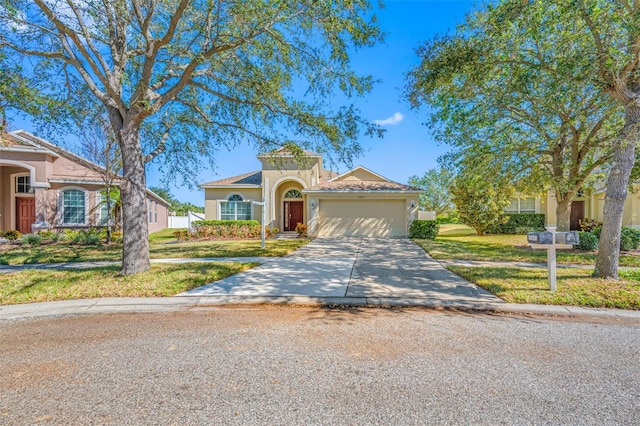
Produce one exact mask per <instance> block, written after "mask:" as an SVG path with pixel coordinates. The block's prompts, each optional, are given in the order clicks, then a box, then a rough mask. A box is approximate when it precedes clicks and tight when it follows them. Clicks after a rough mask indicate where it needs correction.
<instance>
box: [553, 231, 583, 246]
mask: <svg viewBox="0 0 640 426" xmlns="http://www.w3.org/2000/svg"><path fill="white" fill-rule="evenodd" d="M556 243H557V244H569V245H576V244H578V243H580V237H579V234H578V233H577V232H576V231H569V232H556Z"/></svg>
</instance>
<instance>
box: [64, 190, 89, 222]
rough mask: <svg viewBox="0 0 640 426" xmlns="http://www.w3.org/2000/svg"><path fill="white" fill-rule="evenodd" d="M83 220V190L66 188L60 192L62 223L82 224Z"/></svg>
mask: <svg viewBox="0 0 640 426" xmlns="http://www.w3.org/2000/svg"><path fill="white" fill-rule="evenodd" d="M84 222H85V196H84V191H79V190H77V189H68V190H66V191H63V192H62V223H63V224H64V225H83V224H84Z"/></svg>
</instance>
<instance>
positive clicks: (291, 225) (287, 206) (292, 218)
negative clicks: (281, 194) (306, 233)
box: [284, 201, 303, 231]
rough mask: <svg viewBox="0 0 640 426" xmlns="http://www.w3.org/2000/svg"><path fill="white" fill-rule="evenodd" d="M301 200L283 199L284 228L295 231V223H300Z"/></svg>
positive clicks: (301, 215) (301, 213)
mask: <svg viewBox="0 0 640 426" xmlns="http://www.w3.org/2000/svg"><path fill="white" fill-rule="evenodd" d="M302 205H303V202H302V201H285V202H284V230H285V231H295V230H296V225H298V223H302V220H303V207H302Z"/></svg>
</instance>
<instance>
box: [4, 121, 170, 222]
mask: <svg viewBox="0 0 640 426" xmlns="http://www.w3.org/2000/svg"><path fill="white" fill-rule="evenodd" d="M100 170H104V169H102V168H101V167H100V166H98V165H96V164H94V163H91V162H90V161H87V160H86V159H84V158H82V157H80V156H78V155H75V154H73V153H71V152H69V151H67V150H65V149H62V148H60V147H59V146H56V145H54V144H52V143H50V142H47V141H45V140H43V139H41V138H39V137H37V136H34V135H32V134H31V133H29V132H26V131H24V130H17V131H14V132H9V133H6V134H4V135H2V136H1V137H0V231H2V232H5V231H9V230H14V229H15V230H18V231H20V232H21V233H23V234H26V233H31V232H35V231H38V230H41V229H53V230H61V229H83V228H89V227H94V226H98V227H99V226H104V225H105V224H106V219H107V215H106V204H105V203H103V197H104V196H103V192H102V191H103V189H104V187H105V183H104V181H103V179H102V175H101V173H100ZM117 184H118V183H117V182H116V185H117ZM168 207H169V203H167V201H165V200H164V199H162V198H160V197H159V196H158V195H156V194H154V193H153V192H151V191H149V190H147V210H148V211H147V213H148V220H149V232H155V231H159V230H162V229H164V228H166V227H167V222H168Z"/></svg>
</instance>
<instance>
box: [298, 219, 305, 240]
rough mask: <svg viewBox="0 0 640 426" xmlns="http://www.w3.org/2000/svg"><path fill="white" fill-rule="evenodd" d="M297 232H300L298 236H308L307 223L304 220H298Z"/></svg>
mask: <svg viewBox="0 0 640 426" xmlns="http://www.w3.org/2000/svg"><path fill="white" fill-rule="evenodd" d="M296 232H297V233H298V237H306V236H307V225H305V224H304V223H302V222H298V223H297V224H296Z"/></svg>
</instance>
